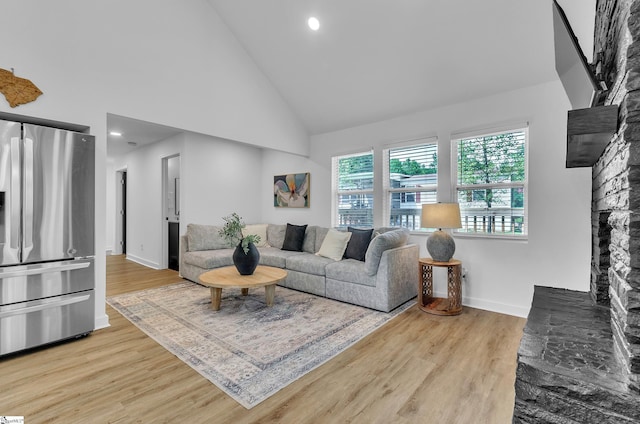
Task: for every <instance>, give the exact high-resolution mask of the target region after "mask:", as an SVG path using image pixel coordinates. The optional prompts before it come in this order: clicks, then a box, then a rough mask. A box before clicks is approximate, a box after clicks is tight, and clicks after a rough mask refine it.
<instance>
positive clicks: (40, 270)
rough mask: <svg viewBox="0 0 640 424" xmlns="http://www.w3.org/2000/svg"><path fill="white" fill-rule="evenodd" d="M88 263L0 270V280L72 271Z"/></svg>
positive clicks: (66, 263) (84, 266)
mask: <svg viewBox="0 0 640 424" xmlns="http://www.w3.org/2000/svg"><path fill="white" fill-rule="evenodd" d="M90 265H91V262H90V261H82V260H73V261H66V262H58V263H56V262H52V263H47V264H41V265H27V266H21V267H17V268H16V267H7V268H0V278H12V277H24V276H28V275H40V274H46V273H52V272H62V271H73V270H76V269H83V268H88V267H89V266H90Z"/></svg>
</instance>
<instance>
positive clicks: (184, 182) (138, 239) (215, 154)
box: [107, 133, 262, 268]
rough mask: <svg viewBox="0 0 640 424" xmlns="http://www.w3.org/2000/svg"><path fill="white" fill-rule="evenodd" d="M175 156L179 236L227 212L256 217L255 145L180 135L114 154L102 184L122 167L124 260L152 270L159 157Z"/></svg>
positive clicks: (158, 240)
mask: <svg viewBox="0 0 640 424" xmlns="http://www.w3.org/2000/svg"><path fill="white" fill-rule="evenodd" d="M176 154H180V174H181V176H180V186H181V187H180V190H181V192H180V205H181V211H180V234H184V233H185V232H186V226H187V224H189V223H197V224H213V225H219V224H222V223H223V221H222V217H223V216H227V215H230V214H231V213H232V212H237V213H238V214H240V216H242V217H243V218H244V220H245V221H246V222H247V223H252V222H260V219H261V218H260V215H261V211H260V208H259V207H256V199H259V198H260V196H261V192H262V190H261V187H260V184H259V181H260V177H261V173H262V150H261V149H259V148H256V147H253V146H250V145H245V144H242V143H237V142H232V141H228V140H224V139H220V138H216V137H210V136H205V135H202V134H194V133H183V134H180V135H177V136H175V137H171V138H168V139H166V140H163V141H160V142H157V143H153V144H151V145H149V146H145V147H143V148H140V149H137V150H135V151H133V152H131V153H129V154H127V155H124V156H122V157H119V158H115V160H114V163H113V165H112V166H110V167H109V168H110V169H109V172H112V173H113V175H108V176H107V182H108V186H109V185H111V184H115V182H116V178H115V175H116V173H117V171H118V170H120V169H123V168H126V169H127V258H128V259H131V260H134V261H136V262H139V263H141V264H144V265H146V266H149V267H152V268H162V263H163V261H162V254H163V239H162V232H163V230H164V227H165V226H166V220H165V214H164V213H163V212H162V160H163V158H167V157H170V156H173V155H176ZM113 191H115V189H111V188H109V189H108V192H113ZM109 204H110V206H109V212H108V217H109V221H115V220H116V219H117V214H118V211H117V210H116V206H115V205H116V202H115V201H114V202H111V201H110V202H109ZM108 228H115V225H113V224H110V225H108ZM115 236H116V234H115V232H114V231H112V232H111V233H109V234H107V237H108V238H110V239H111V238H113V237H115ZM113 243H114V244H115V242H113Z"/></svg>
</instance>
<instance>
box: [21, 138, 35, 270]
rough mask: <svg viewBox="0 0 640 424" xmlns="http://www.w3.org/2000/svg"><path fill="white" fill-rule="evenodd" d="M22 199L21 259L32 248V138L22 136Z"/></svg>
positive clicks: (25, 256) (26, 256) (26, 255)
mask: <svg viewBox="0 0 640 424" xmlns="http://www.w3.org/2000/svg"><path fill="white" fill-rule="evenodd" d="M23 167H24V183H23V184H24V201H23V207H24V210H23V212H22V213H23V215H22V216H23V219H24V224H23V228H22V237H23V240H24V245H23V246H22V260H25V258H28V257H29V253H31V250H33V171H34V169H33V139H31V138H29V137H27V136H26V135H25V138H24V165H23Z"/></svg>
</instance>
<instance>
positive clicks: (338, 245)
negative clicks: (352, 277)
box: [316, 228, 351, 261]
mask: <svg viewBox="0 0 640 424" xmlns="http://www.w3.org/2000/svg"><path fill="white" fill-rule="evenodd" d="M350 238H351V233H347V232H345V231H338V230H334V229H333V228H332V229H330V230H329V232H328V233H327V236H326V237H325V238H324V241H323V242H322V246H321V247H320V250H319V251H318V253H316V255H318V256H324V257H325V258H329V259H333V260H334V261H339V260H340V259H342V255H344V251H345V250H346V249H347V243H349V239H350Z"/></svg>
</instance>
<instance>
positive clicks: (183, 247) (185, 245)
mask: <svg viewBox="0 0 640 424" xmlns="http://www.w3.org/2000/svg"><path fill="white" fill-rule="evenodd" d="M188 251H189V238H188V237H187V235H186V234H185V235H182V236H180V256H179V259H178V260H179V262H180V265H179V266H178V269H182V267H183V261H184V254H185V253H187V252H188ZM180 276H181V277H182V274H180Z"/></svg>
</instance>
